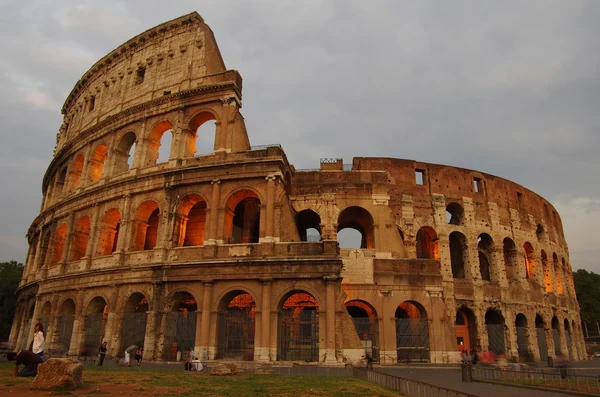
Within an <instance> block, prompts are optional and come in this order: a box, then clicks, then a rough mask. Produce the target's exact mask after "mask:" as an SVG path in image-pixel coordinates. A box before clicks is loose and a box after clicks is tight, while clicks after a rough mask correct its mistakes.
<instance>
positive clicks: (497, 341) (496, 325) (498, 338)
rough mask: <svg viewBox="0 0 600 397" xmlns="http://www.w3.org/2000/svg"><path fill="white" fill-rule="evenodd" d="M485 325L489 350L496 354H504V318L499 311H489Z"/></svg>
mask: <svg viewBox="0 0 600 397" xmlns="http://www.w3.org/2000/svg"><path fill="white" fill-rule="evenodd" d="M485 325H486V327H487V334H488V345H489V346H488V348H489V350H491V351H493V352H494V353H496V354H504V352H505V351H506V344H505V343H504V326H505V323H504V316H502V313H500V311H498V310H488V312H487V313H486V314H485Z"/></svg>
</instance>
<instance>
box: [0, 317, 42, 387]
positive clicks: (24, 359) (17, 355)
mask: <svg viewBox="0 0 600 397" xmlns="http://www.w3.org/2000/svg"><path fill="white" fill-rule="evenodd" d="M44 344H45V337H44V325H43V324H42V323H37V324H36V325H35V334H34V335H33V342H32V343H31V346H30V348H29V350H19V351H18V352H10V353H8V354H7V355H6V358H7V359H8V361H15V372H14V375H15V376H21V377H29V376H36V375H37V369H38V365H40V364H41V363H42V362H44ZM21 364H23V369H22V370H20V371H19V366H20V365H21Z"/></svg>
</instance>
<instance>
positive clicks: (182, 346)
mask: <svg viewBox="0 0 600 397" xmlns="http://www.w3.org/2000/svg"><path fill="white" fill-rule="evenodd" d="M197 318H198V312H181V311H177V312H170V313H167V316H166V321H167V324H166V327H165V341H164V344H163V359H164V360H169V361H175V360H177V352H181V358H182V359H185V358H186V357H187V354H189V351H190V350H193V349H194V346H195V344H196V319H197Z"/></svg>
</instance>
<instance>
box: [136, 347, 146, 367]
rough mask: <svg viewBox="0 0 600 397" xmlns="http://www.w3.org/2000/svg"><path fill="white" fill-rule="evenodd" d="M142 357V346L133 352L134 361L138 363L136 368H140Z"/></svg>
mask: <svg viewBox="0 0 600 397" xmlns="http://www.w3.org/2000/svg"><path fill="white" fill-rule="evenodd" d="M143 357H144V348H143V347H142V346H140V347H138V348H137V350H136V351H135V359H136V361H137V363H138V365H137V366H138V367H139V366H140V364H141V363H142V358H143Z"/></svg>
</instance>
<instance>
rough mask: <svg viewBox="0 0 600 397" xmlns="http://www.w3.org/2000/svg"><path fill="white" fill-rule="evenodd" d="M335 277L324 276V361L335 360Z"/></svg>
mask: <svg viewBox="0 0 600 397" xmlns="http://www.w3.org/2000/svg"><path fill="white" fill-rule="evenodd" d="M336 281H337V277H336V276H329V277H325V282H326V284H327V296H326V313H325V316H326V318H327V325H326V330H327V334H326V335H327V339H326V348H325V361H326V362H327V361H329V362H331V361H337V360H336V357H335V286H336Z"/></svg>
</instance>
